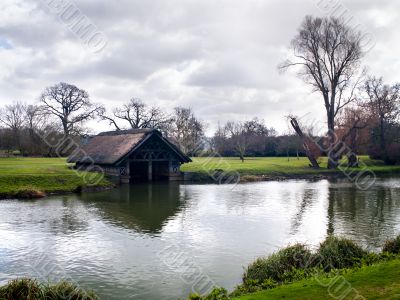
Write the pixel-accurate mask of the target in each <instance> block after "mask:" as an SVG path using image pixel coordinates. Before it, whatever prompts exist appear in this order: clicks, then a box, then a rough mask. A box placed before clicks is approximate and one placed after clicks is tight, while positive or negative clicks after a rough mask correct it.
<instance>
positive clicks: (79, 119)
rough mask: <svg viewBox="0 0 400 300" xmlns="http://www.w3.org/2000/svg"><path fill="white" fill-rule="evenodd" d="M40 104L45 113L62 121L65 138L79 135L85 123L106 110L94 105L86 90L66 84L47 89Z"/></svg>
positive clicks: (62, 83)
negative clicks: (75, 134)
mask: <svg viewBox="0 0 400 300" xmlns="http://www.w3.org/2000/svg"><path fill="white" fill-rule="evenodd" d="M40 102H41V104H42V110H43V112H44V113H47V114H50V115H54V116H56V117H57V118H58V119H60V121H61V124H62V128H63V132H64V138H66V137H68V136H70V135H71V134H74V133H79V131H80V129H81V126H82V125H83V123H84V122H86V121H88V120H90V119H93V118H95V117H96V116H97V114H98V113H99V112H101V111H102V110H103V109H104V108H103V107H102V106H101V105H98V104H94V103H92V102H91V101H90V99H89V94H88V93H87V92H86V91H85V90H82V89H79V88H78V87H76V86H75V85H72V84H68V83H64V82H61V83H58V84H56V85H54V86H51V87H48V88H46V89H45V91H44V92H43V93H42V95H41V97H40Z"/></svg>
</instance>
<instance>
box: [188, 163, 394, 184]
mask: <svg viewBox="0 0 400 300" xmlns="http://www.w3.org/2000/svg"><path fill="white" fill-rule="evenodd" d="M351 171H352V173H351V174H350V172H349V173H348V174H346V173H345V172H343V171H340V170H328V169H321V170H311V169H310V172H309V173H307V172H304V173H296V172H293V173H279V172H276V173H265V174H250V173H246V172H237V173H236V171H235V170H233V171H225V172H224V171H222V172H221V171H220V170H215V171H214V172H205V171H204V172H190V171H188V172H184V173H185V180H184V181H185V182H190V183H249V182H262V181H286V180H311V181H318V180H328V179H331V180H332V179H345V178H353V179H354V178H357V176H358V175H362V174H367V173H366V172H369V174H371V173H370V172H372V173H374V174H375V175H376V176H377V177H386V176H391V175H400V168H399V169H393V168H392V167H391V166H388V167H387V168H383V169H378V170H374V168H373V167H372V168H367V169H351Z"/></svg>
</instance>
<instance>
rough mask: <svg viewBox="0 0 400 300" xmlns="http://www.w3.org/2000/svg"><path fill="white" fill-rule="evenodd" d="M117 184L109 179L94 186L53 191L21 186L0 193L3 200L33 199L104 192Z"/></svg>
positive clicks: (0, 198)
mask: <svg viewBox="0 0 400 300" xmlns="http://www.w3.org/2000/svg"><path fill="white" fill-rule="evenodd" d="M116 187H117V185H115V184H113V183H112V182H111V181H107V183H106V184H104V183H103V184H100V185H93V186H77V187H76V188H75V189H73V190H71V189H62V188H60V189H55V190H52V191H46V190H45V189H44V190H41V189H36V188H30V187H24V186H21V187H20V188H18V189H15V190H13V191H10V192H7V193H0V201H1V200H14V199H20V200H33V199H41V198H46V197H51V196H63V195H72V194H81V193H95V192H103V191H109V190H112V189H114V188H116Z"/></svg>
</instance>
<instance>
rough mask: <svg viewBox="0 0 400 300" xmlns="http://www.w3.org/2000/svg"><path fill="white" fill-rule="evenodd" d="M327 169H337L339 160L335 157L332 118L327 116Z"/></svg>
mask: <svg viewBox="0 0 400 300" xmlns="http://www.w3.org/2000/svg"><path fill="white" fill-rule="evenodd" d="M328 146H329V147H328V153H327V155H328V169H337V167H338V166H339V158H338V157H337V153H336V151H337V149H336V147H335V146H336V135H335V124H334V121H333V116H328Z"/></svg>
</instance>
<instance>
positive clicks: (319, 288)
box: [234, 259, 400, 300]
mask: <svg viewBox="0 0 400 300" xmlns="http://www.w3.org/2000/svg"><path fill="white" fill-rule="evenodd" d="M341 284H343V285H342V286H341ZM346 291H348V293H346ZM357 295H361V296H362V297H364V298H362V297H358V298H357V297H356V296H357ZM341 296H343V297H341ZM234 299H236V300H274V299H294V300H308V299H315V300H317V299H318V300H319V299H343V300H345V299H346V300H347V299H357V300H361V299H400V260H399V259H397V260H392V261H389V262H384V263H379V264H376V265H372V266H369V267H363V268H362V269H360V270H355V271H350V272H349V273H347V274H345V275H343V276H338V277H336V278H335V277H334V278H325V277H318V280H316V279H315V278H311V279H306V280H302V281H299V282H296V283H292V284H289V285H283V286H280V287H277V288H275V289H271V290H265V291H261V292H257V293H254V294H249V295H245V296H241V297H238V298H234Z"/></svg>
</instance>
